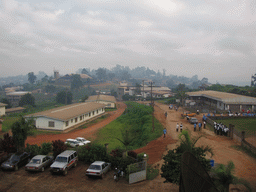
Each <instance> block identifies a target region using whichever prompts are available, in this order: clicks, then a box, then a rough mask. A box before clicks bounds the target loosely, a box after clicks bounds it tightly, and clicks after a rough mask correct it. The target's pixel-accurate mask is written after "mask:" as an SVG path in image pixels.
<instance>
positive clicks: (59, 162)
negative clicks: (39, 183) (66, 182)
mask: <svg viewBox="0 0 256 192" xmlns="http://www.w3.org/2000/svg"><path fill="white" fill-rule="evenodd" d="M77 162H78V156H77V152H76V151H73V150H66V151H64V152H62V153H61V154H59V155H58V156H57V157H56V159H55V161H54V163H53V164H52V165H51V166H50V168H51V172H52V173H63V175H67V173H68V169H70V168H71V167H76V165H77Z"/></svg>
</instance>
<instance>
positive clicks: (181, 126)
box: [180, 123, 183, 132]
mask: <svg viewBox="0 0 256 192" xmlns="http://www.w3.org/2000/svg"><path fill="white" fill-rule="evenodd" d="M182 128H183V125H182V123H180V132H182Z"/></svg>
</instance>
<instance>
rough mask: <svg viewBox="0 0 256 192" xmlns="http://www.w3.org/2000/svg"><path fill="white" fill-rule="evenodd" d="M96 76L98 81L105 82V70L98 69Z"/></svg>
mask: <svg viewBox="0 0 256 192" xmlns="http://www.w3.org/2000/svg"><path fill="white" fill-rule="evenodd" d="M96 75H97V78H98V79H99V80H106V79H107V71H106V69H105V68H98V69H97V70H96Z"/></svg>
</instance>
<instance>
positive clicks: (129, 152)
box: [127, 151, 137, 159]
mask: <svg viewBox="0 0 256 192" xmlns="http://www.w3.org/2000/svg"><path fill="white" fill-rule="evenodd" d="M127 154H128V156H130V157H133V158H134V159H137V153H136V152H135V151H128V153H127Z"/></svg>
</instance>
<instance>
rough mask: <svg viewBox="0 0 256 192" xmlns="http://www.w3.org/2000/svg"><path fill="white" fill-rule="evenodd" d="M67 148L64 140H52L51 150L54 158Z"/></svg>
mask: <svg viewBox="0 0 256 192" xmlns="http://www.w3.org/2000/svg"><path fill="white" fill-rule="evenodd" d="M66 149H67V145H65V143H64V141H61V140H55V141H52V151H53V156H54V158H55V157H57V155H59V154H60V153H62V152H63V151H65V150H66Z"/></svg>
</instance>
